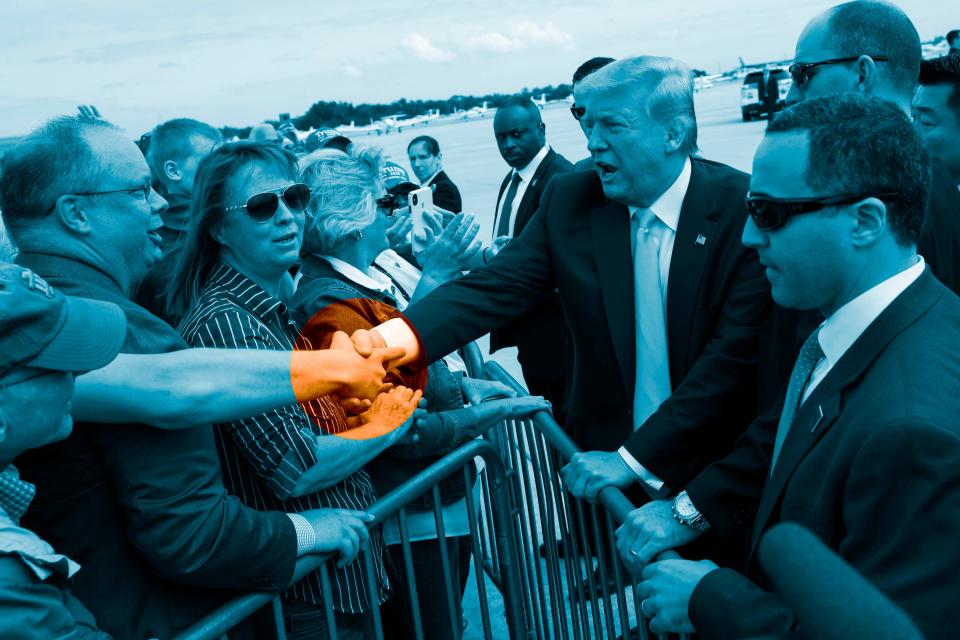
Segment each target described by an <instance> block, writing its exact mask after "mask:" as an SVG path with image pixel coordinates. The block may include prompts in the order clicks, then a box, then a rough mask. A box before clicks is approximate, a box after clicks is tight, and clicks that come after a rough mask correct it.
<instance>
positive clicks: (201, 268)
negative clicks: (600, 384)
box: [167, 140, 297, 316]
mask: <svg viewBox="0 0 960 640" xmlns="http://www.w3.org/2000/svg"><path fill="white" fill-rule="evenodd" d="M248 165H260V166H263V167H265V168H268V169H271V170H273V171H276V172H277V173H278V174H279V175H282V176H283V177H284V178H288V179H290V180H297V157H296V156H295V155H293V153H292V152H290V151H287V150H286V149H284V148H282V147H280V146H279V145H277V144H275V143H273V142H269V141H255V140H240V141H238V142H228V143H226V144H224V145H221V146H219V147H217V148H216V149H214V150H213V151H212V152H210V155H208V156H207V157H206V158H204V159H203V160H202V161H201V162H200V167H199V168H198V169H197V177H196V180H195V182H194V185H193V197H192V198H191V200H190V222H189V226H188V227H187V233H186V236H185V237H184V240H183V246H182V248H181V249H180V255H179V257H178V259H177V263H176V266H175V267H174V270H173V275H172V276H171V278H170V282H169V285H168V289H167V310H168V311H169V312H170V313H172V314H173V315H179V316H182V315H184V314H185V313H186V312H187V310H188V309H189V308H190V305H191V304H193V302H194V301H195V300H196V299H197V297H198V296H199V295H200V291H201V290H202V288H203V283H204V281H206V279H207V277H208V276H209V275H210V272H211V271H212V270H213V268H214V266H216V264H217V261H218V260H219V259H220V245H219V243H217V241H216V240H215V239H214V238H213V235H212V230H213V228H214V226H215V225H217V224H218V223H219V222H220V220H221V219H223V216H224V214H225V213H226V207H227V206H230V205H231V204H235V203H228V202H227V201H226V197H227V182H228V181H229V180H230V178H232V177H233V176H234V175H236V174H237V172H238V171H240V170H241V169H242V168H244V167H246V166H248Z"/></svg>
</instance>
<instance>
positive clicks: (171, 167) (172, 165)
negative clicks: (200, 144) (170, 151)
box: [163, 160, 183, 182]
mask: <svg viewBox="0 0 960 640" xmlns="http://www.w3.org/2000/svg"><path fill="white" fill-rule="evenodd" d="M163 175H164V176H165V177H166V178H167V180H172V181H173V182H180V181H181V180H183V174H182V173H181V172H180V167H178V166H177V163H176V162H175V161H173V160H167V161H166V162H164V163H163Z"/></svg>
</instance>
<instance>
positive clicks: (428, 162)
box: [407, 136, 463, 213]
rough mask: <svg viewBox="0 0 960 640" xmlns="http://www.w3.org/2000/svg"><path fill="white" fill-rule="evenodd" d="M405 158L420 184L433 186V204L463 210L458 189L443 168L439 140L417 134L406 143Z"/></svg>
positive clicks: (457, 210) (453, 209)
mask: <svg viewBox="0 0 960 640" xmlns="http://www.w3.org/2000/svg"><path fill="white" fill-rule="evenodd" d="M407 158H409V160H410V167H411V168H412V169H413V173H414V174H416V176H417V179H418V180H420V186H421V187H433V204H435V205H437V206H438V207H440V208H441V209H446V210H447V211H452V212H453V213H460V212H461V211H463V201H462V200H461V199H460V190H459V189H457V185H455V184H453V180H451V179H450V177H449V176H448V175H447V173H446V171H444V170H443V154H442V153H441V152H440V143H439V142H437V141H436V140H435V139H434V138H431V137H430V136H417V137H416V138H414V139H413V140H411V141H410V144H408V145H407Z"/></svg>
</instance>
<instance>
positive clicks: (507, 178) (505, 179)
mask: <svg viewBox="0 0 960 640" xmlns="http://www.w3.org/2000/svg"><path fill="white" fill-rule="evenodd" d="M512 175H513V169H511V170H510V171H508V172H507V175H505V176H504V177H503V181H502V182H501V183H500V191H499V192H498V193H497V204H496V206H495V207H494V209H493V230H494V233H496V230H497V224H498V223H499V222H500V221H499V220H497V213H498V212H499V211H500V201H501V200H503V192H504V191H506V190H507V185H508V184H510V176H512Z"/></svg>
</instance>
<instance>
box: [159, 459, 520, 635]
mask: <svg viewBox="0 0 960 640" xmlns="http://www.w3.org/2000/svg"><path fill="white" fill-rule="evenodd" d="M475 458H480V459H481V460H482V461H483V465H484V468H483V482H484V486H483V494H482V495H483V500H484V505H485V506H486V513H485V514H484V515H483V517H484V523H485V524H484V526H483V527H481V526H480V525H479V521H480V517H481V515H480V513H479V511H478V505H477V504H476V501H475V499H474V497H473V494H472V492H471V491H470V487H471V485H472V483H473V475H472V473H471V467H473V466H474V464H475V462H474V459H475ZM458 472H459V473H462V474H463V478H464V482H465V483H466V487H467V491H466V496H465V497H464V499H463V500H464V501H465V505H464V506H465V508H466V513H467V520H468V522H469V525H470V535H469V538H470V544H471V552H472V553H471V555H472V563H473V573H474V576H475V578H476V589H477V598H478V600H479V610H480V618H481V627H482V637H483V638H485V639H486V640H492V639H493V638H497V639H498V640H499V638H502V637H504V635H505V634H506V635H507V636H508V637H510V638H511V639H513V640H520V639H522V638H529V637H531V632H530V630H528V629H527V621H526V620H525V617H524V611H525V609H524V606H523V604H522V599H523V596H522V590H521V583H520V576H521V574H520V572H519V571H518V570H517V566H516V560H517V549H516V542H517V540H518V538H517V535H516V531H515V529H514V521H515V516H516V513H517V512H516V509H515V507H514V506H513V504H511V500H510V494H509V484H508V481H507V478H506V471H505V468H504V465H503V463H502V461H501V459H500V457H499V455H498V452H497V450H496V447H495V446H494V445H493V444H492V443H490V442H486V441H483V440H474V441H472V442H469V443H467V444H465V445H464V446H462V447H460V448H459V449H457V450H456V451H454V452H452V453H450V454H449V455H447V456H445V457H443V458H442V459H441V460H439V461H437V462H436V463H434V464H433V465H431V466H430V467H429V468H427V469H425V470H424V471H422V472H421V473H419V474H417V475H416V476H415V477H413V478H411V479H409V480H408V481H407V482H405V483H403V484H402V485H401V486H399V487H397V488H396V489H394V490H393V491H391V492H390V493H389V494H387V495H386V496H384V497H383V498H381V499H380V500H378V501H377V502H376V503H375V504H374V505H373V506H371V507H370V508H369V509H368V510H367V511H368V513H370V514H372V515H373V516H374V521H373V522H372V523H370V524H369V525H368V526H369V527H370V528H373V527H377V526H381V525H382V524H384V523H385V522H386V521H388V520H390V519H395V520H396V523H397V527H398V529H399V532H400V539H401V541H400V544H401V552H402V557H403V565H404V566H403V571H402V573H403V584H402V585H401V584H394V585H393V586H394V591H395V593H396V592H397V590H398V589H405V590H406V596H407V600H408V602H409V603H410V607H409V610H408V613H409V615H410V619H411V621H412V624H413V632H414V636H415V637H416V638H417V639H418V640H420V639H422V638H423V628H422V624H421V619H420V610H419V607H418V601H417V592H418V589H417V585H416V580H415V575H414V571H413V563H412V554H411V547H410V545H411V540H410V533H409V531H408V527H407V521H408V515H409V513H408V508H407V506H408V505H409V504H410V502H411V501H412V500H414V499H416V498H418V497H420V496H422V495H424V494H425V493H427V492H432V497H433V519H434V524H435V533H436V534H437V537H438V539H439V540H444V539H445V538H446V536H445V531H444V526H445V525H444V517H443V513H442V507H441V499H440V497H441V496H440V489H439V483H440V481H441V480H444V479H445V478H447V477H449V476H452V475H453V474H455V473H458ZM439 548H440V555H441V564H442V567H443V573H444V577H445V583H446V589H445V591H446V602H444V603H435V606H444V607H447V612H448V614H449V618H448V619H449V620H451V621H457V625H459V616H458V615H457V610H458V608H459V603H458V602H457V599H459V598H460V593H459V588H457V589H456V593H455V594H454V588H455V586H454V585H453V584H452V581H451V580H450V562H452V559H451V558H450V557H449V555H448V553H447V551H446V545H445V544H440V545H439ZM485 548H486V549H492V552H493V553H494V554H495V555H496V562H495V563H488V564H487V565H486V566H484V565H483V564H481V559H482V558H483V557H484V555H483V553H482V549H485ZM355 562H361V563H363V567H364V571H365V573H366V583H367V585H368V593H367V602H375V601H376V594H375V592H374V593H369V591H374V590H376V589H377V587H376V580H375V579H373V575H374V565H373V561H372V558H371V555H370V548H369V543H366V544H364V545H363V546H362V548H361V552H360V555H359V557H358V558H357V559H356V560H355ZM331 566H332V560H331V558H330V556H329V555H311V556H306V557H304V558H301V559H300V560H299V561H298V562H297V565H296V571H295V574H294V581H297V580H300V579H301V578H303V577H304V576H306V575H307V574H309V573H310V572H312V571H315V570H317V569H318V568H319V569H320V571H321V583H322V587H323V596H324V601H325V611H326V618H327V626H328V628H329V629H330V632H329V637H330V638H331V640H336V639H337V637H338V634H337V632H336V624H335V622H334V612H333V609H332V607H331V605H330V603H331V601H332V599H331V591H330V571H331V570H332V569H331ZM485 570H486V571H485ZM485 573H486V574H488V575H489V576H490V579H491V580H492V581H493V582H494V584H495V585H496V588H497V589H499V591H500V593H501V594H502V597H503V604H502V613H503V615H502V619H501V618H498V616H496V615H494V613H495V612H494V610H495V609H497V608H498V607H493V606H491V602H490V599H489V595H491V594H489V593H488V584H487V582H486V580H485V577H486V576H485ZM456 587H459V585H456ZM267 604H270V605H271V606H272V612H273V621H274V626H275V629H276V635H277V637H278V638H281V639H282V640H284V639H285V638H286V634H285V631H284V622H283V613H282V609H281V604H280V596H278V595H277V594H275V593H250V594H247V595H243V596H240V597H238V598H236V599H235V600H232V601H231V602H229V603H227V604H225V605H224V606H222V607H220V608H219V609H217V610H216V611H214V612H212V613H210V614H209V615H207V616H206V617H205V618H203V619H202V620H200V621H198V622H197V623H196V624H194V625H193V626H191V627H190V628H189V629H187V630H186V631H184V632H183V633H182V634H180V635H178V636H177V640H213V639H215V638H219V637H221V636H222V635H223V634H225V633H227V632H228V631H229V630H230V629H232V628H233V627H235V626H237V625H238V624H240V623H241V622H243V621H244V620H245V619H247V618H248V617H250V616H251V615H252V614H254V613H255V612H256V611H258V610H259V609H261V608H262V607H264V606H265V605H267ZM432 604H433V603H432ZM368 615H371V616H372V627H373V630H374V634H375V636H376V637H377V638H378V639H379V638H383V637H385V635H384V629H383V625H382V623H381V617H380V610H379V608H378V607H371V608H370V612H369V614H368ZM495 625H496V629H497V631H496V633H495V632H494V626H495ZM460 631H461V630H460V628H459V626H456V627H454V628H451V629H450V637H452V638H459V637H460ZM470 635H471V637H480V635H479V633H477V630H476V629H474V630H473V631H472V632H471V634H470ZM386 637H387V638H390V637H392V636H391V635H390V634H389V633H388V634H387V635H386Z"/></svg>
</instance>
